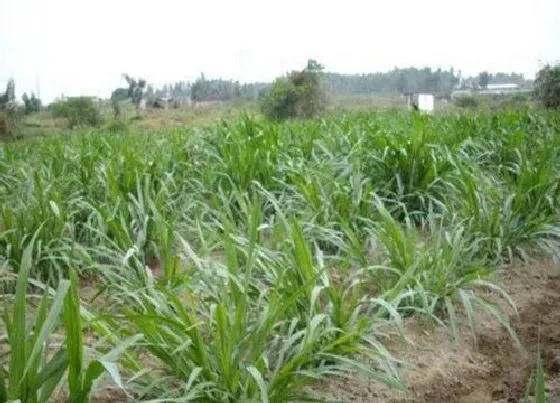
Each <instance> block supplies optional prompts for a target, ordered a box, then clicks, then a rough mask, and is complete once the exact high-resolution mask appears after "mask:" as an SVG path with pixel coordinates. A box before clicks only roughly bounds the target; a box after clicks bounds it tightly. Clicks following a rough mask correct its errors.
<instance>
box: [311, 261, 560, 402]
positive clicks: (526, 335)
mask: <svg viewBox="0 0 560 403" xmlns="http://www.w3.org/2000/svg"><path fill="white" fill-rule="evenodd" d="M496 281H497V282H498V284H500V285H501V286H502V287H503V289H504V290H505V291H506V292H507V293H508V295H509V296H510V297H511V298H512V299H513V301H514V302H515V304H516V306H517V310H518V315H516V314H515V312H509V314H510V321H511V324H512V327H513V328H514V329H515V331H516V333H517V335H518V336H519V338H520V340H521V343H522V346H523V347H522V349H521V350H520V349H518V348H517V347H516V346H515V344H514V343H513V342H512V339H511V338H510V337H509V335H508V333H507V331H506V330H505V329H504V328H503V327H502V326H501V325H500V324H499V323H497V322H496V321H495V320H493V319H491V318H490V317H488V316H485V315H484V314H478V315H477V318H476V322H477V331H476V335H477V343H476V345H475V344H474V343H473V338H472V332H470V330H469V329H468V328H466V327H465V328H464V329H463V331H462V335H463V338H462V340H460V341H459V342H455V341H454V340H453V337H452V335H451V332H450V330H449V329H445V328H443V327H439V326H438V327H433V326H432V325H427V324H426V323H425V321H423V320H422V319H420V318H410V319H408V320H407V321H406V328H407V329H406V330H407V334H408V335H409V337H410V339H411V340H412V342H413V344H409V343H406V342H404V341H402V339H399V338H397V337H396V336H395V338H392V339H391V340H385V342H386V343H387V346H388V348H389V350H390V351H391V352H392V353H393V354H394V355H395V356H396V357H397V358H399V359H402V360H404V361H405V362H407V363H409V364H410V365H408V366H406V367H405V368H403V370H402V376H403V378H404V379H405V380H406V382H407V388H408V392H407V393H406V394H402V393H399V392H396V391H393V390H389V389H387V388H384V387H383V386H380V384H378V383H376V382H373V381H370V380H368V379H365V378H362V377H355V378H352V379H332V380H329V381H328V382H325V383H324V384H321V385H320V389H321V390H322V392H323V393H324V395H325V399H326V400H327V401H331V402H391V403H397V402H399V403H400V402H446V403H451V402H460V403H505V402H516V403H517V402H519V401H521V400H522V399H523V397H524V394H525V390H526V387H527V382H528V380H529V378H530V376H531V372H532V371H533V370H534V367H535V363H536V357H537V351H538V349H539V346H540V352H541V356H542V359H543V361H544V365H545V370H546V372H547V392H548V401H549V402H560V265H559V264H556V263H554V262H551V261H538V262H531V263H526V264H516V265H515V266H511V267H507V268H505V269H504V272H503V274H502V275H501V276H500V277H499V278H498V279H496ZM510 311H511V310H510Z"/></svg>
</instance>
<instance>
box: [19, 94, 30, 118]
mask: <svg viewBox="0 0 560 403" xmlns="http://www.w3.org/2000/svg"><path fill="white" fill-rule="evenodd" d="M21 100H22V101H23V108H24V111H25V114H26V115H29V114H30V113H31V100H30V99H29V97H28V96H27V93H26V92H24V93H23V95H22V96H21Z"/></svg>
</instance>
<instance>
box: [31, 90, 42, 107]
mask: <svg viewBox="0 0 560 403" xmlns="http://www.w3.org/2000/svg"><path fill="white" fill-rule="evenodd" d="M29 101H30V102H31V110H32V111H33V112H40V111H41V108H42V106H43V103H42V102H41V100H40V99H39V98H37V97H36V96H35V93H34V92H32V93H31V98H30V99H29Z"/></svg>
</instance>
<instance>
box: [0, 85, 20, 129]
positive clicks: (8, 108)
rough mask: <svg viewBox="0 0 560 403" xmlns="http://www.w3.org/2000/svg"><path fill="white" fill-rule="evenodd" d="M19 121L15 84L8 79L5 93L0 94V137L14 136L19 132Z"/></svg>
mask: <svg viewBox="0 0 560 403" xmlns="http://www.w3.org/2000/svg"><path fill="white" fill-rule="evenodd" d="M19 121H20V114H19V113H18V108H17V104H16V84H15V82H14V80H13V79H9V80H8V83H7V84H6V91H5V92H4V93H2V94H0V136H9V137H13V136H15V135H16V134H17V132H18V131H19Z"/></svg>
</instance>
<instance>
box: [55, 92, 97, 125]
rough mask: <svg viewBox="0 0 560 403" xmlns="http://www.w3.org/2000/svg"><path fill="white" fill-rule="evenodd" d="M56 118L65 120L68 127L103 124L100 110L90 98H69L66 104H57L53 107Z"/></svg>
mask: <svg viewBox="0 0 560 403" xmlns="http://www.w3.org/2000/svg"><path fill="white" fill-rule="evenodd" d="M51 111H52V115H53V117H54V118H64V119H66V120H67V121H68V126H69V127H70V128H74V127H77V126H99V125H100V124H101V123H102V118H101V114H100V113H99V109H98V108H97V107H96V106H95V104H94V103H93V100H92V99H91V98H89V97H75V98H69V99H68V100H67V101H65V102H57V103H55V104H53V105H52V106H51Z"/></svg>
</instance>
